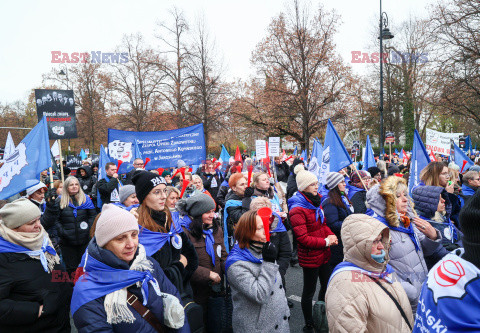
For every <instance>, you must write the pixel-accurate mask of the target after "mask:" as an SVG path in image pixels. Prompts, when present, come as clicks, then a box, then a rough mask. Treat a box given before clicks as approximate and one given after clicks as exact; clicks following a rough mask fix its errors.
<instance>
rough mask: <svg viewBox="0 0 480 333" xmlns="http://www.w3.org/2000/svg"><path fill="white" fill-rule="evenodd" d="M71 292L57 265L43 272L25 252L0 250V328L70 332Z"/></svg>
mask: <svg viewBox="0 0 480 333" xmlns="http://www.w3.org/2000/svg"><path fill="white" fill-rule="evenodd" d="M71 295H72V285H71V283H70V282H69V279H68V276H67V273H66V272H65V271H64V270H62V267H61V265H56V266H55V267H54V270H53V271H52V273H47V272H45V270H44V269H43V266H42V264H41V263H40V260H38V259H34V258H31V257H30V256H28V255H27V254H23V253H0V332H8V333H13V332H15V333H19V332H28V333H30V332H70V318H69V312H70V311H69V310H70V297H71ZM40 305H43V311H44V314H43V315H42V316H41V317H40V318H38V313H39V308H40Z"/></svg>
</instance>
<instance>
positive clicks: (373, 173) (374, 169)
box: [368, 166, 382, 178]
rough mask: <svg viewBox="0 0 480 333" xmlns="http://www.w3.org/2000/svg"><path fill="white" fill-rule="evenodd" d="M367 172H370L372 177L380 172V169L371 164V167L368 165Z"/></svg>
mask: <svg viewBox="0 0 480 333" xmlns="http://www.w3.org/2000/svg"><path fill="white" fill-rule="evenodd" d="M368 172H369V173H370V175H371V176H372V178H373V177H375V175H376V174H377V173H379V172H382V170H380V169H379V168H377V167H375V166H373V167H370V168H368Z"/></svg>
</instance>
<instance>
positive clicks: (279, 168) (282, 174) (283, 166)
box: [275, 162, 290, 182]
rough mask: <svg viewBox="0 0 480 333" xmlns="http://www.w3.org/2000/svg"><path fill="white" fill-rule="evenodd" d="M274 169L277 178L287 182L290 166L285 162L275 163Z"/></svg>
mask: <svg viewBox="0 0 480 333" xmlns="http://www.w3.org/2000/svg"><path fill="white" fill-rule="evenodd" d="M275 171H276V173H277V180H278V181H279V182H287V181H288V176H289V174H290V168H289V166H288V164H287V163H286V162H282V163H280V164H278V163H275Z"/></svg>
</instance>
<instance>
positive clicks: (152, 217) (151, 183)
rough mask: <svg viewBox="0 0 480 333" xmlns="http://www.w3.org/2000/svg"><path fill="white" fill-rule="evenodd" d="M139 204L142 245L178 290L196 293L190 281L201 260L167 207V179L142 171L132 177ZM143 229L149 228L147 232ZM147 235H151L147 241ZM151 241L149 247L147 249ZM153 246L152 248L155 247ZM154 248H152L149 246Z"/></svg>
mask: <svg viewBox="0 0 480 333" xmlns="http://www.w3.org/2000/svg"><path fill="white" fill-rule="evenodd" d="M132 181H133V183H134V184H135V192H136V193H137V198H138V200H139V202H140V207H139V208H138V211H137V212H138V216H139V217H138V224H139V225H140V226H141V227H142V228H141V229H140V234H139V239H140V243H141V244H143V245H145V247H146V250H147V254H148V255H150V256H152V258H153V259H155V260H156V261H157V262H158V263H159V264H160V266H161V267H162V269H163V270H164V272H165V274H166V275H167V277H168V278H169V279H170V281H172V283H173V284H174V285H175V286H177V288H178V289H179V290H184V289H185V291H186V293H188V294H193V293H192V291H191V287H190V284H189V280H190V278H191V276H192V275H193V273H194V272H195V270H196V269H197V267H198V257H197V254H196V252H195V248H194V247H193V244H192V242H190V239H189V238H188V236H187V235H186V234H185V233H184V232H183V230H182V228H181V226H179V225H174V224H173V221H172V216H171V214H170V210H169V209H168V207H167V206H166V204H165V203H166V199H167V195H166V192H167V185H166V182H165V179H164V178H163V177H160V176H159V175H157V174H154V173H152V172H149V171H141V172H139V173H137V174H136V175H135V176H134V177H133V178H132ZM144 228H145V229H146V230H145V231H143V230H144ZM144 234H145V235H146V234H148V239H146V238H145V237H146V236H144ZM144 240H145V241H147V240H148V244H149V246H147V245H146V244H147V242H144ZM152 244H153V245H152ZM150 245H152V246H150Z"/></svg>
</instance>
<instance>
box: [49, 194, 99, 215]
mask: <svg viewBox="0 0 480 333" xmlns="http://www.w3.org/2000/svg"><path fill="white" fill-rule="evenodd" d="M58 197H59V198H61V197H62V196H61V195H59V196H58ZM68 206H70V207H72V208H73V216H75V217H77V210H79V209H95V206H94V205H93V202H92V199H90V197H89V196H88V195H86V196H85V202H84V203H83V204H81V205H80V206H75V205H74V204H73V203H72V201H71V200H69V201H68Z"/></svg>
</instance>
